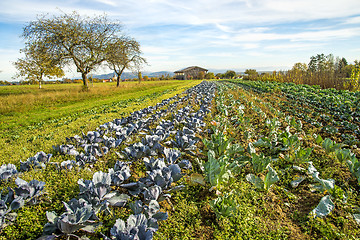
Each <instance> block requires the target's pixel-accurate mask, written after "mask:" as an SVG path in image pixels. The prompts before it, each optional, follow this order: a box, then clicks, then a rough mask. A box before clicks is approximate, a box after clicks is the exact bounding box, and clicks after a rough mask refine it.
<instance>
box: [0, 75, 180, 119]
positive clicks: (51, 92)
mask: <svg viewBox="0 0 360 240" xmlns="http://www.w3.org/2000/svg"><path fill="white" fill-rule="evenodd" d="M173 83H174V81H155V82H142V83H141V84H139V83H137V82H126V83H122V84H121V85H120V87H119V88H117V87H116V85H115V83H95V84H94V86H93V87H92V86H90V89H89V91H87V92H84V91H82V86H81V84H61V85H58V84H56V85H44V86H43V89H38V88H37V86H36V85H32V86H5V87H0V102H1V104H0V114H5V115H6V114H11V113H14V112H25V111H29V110H31V109H34V108H38V107H40V108H41V107H49V106H51V105H57V104H69V103H72V102H77V101H82V100H85V99H96V98H102V97H103V96H109V95H110V96H111V95H117V94H124V93H128V92H135V91H142V90H146V89H148V88H149V87H156V86H164V85H168V84H173ZM179 83H180V82H179Z"/></svg>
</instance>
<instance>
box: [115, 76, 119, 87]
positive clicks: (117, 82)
mask: <svg viewBox="0 0 360 240" xmlns="http://www.w3.org/2000/svg"><path fill="white" fill-rule="evenodd" d="M119 86H120V74H118V75H117V77H116V87H119Z"/></svg>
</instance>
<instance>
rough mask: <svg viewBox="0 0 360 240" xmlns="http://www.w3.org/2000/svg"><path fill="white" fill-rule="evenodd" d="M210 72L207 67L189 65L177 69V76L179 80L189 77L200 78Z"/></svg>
mask: <svg viewBox="0 0 360 240" xmlns="http://www.w3.org/2000/svg"><path fill="white" fill-rule="evenodd" d="M207 72H208V70H207V69H205V68H201V67H198V66H192V67H187V68H184V69H181V70H178V71H175V72H174V73H175V78H176V79H178V80H187V79H199V78H203V77H204V76H205V74H206V73H207Z"/></svg>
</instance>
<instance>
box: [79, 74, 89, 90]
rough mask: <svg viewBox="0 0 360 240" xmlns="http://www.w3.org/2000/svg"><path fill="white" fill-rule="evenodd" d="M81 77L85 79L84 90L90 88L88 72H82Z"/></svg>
mask: <svg viewBox="0 0 360 240" xmlns="http://www.w3.org/2000/svg"><path fill="white" fill-rule="evenodd" d="M81 77H82V80H83V83H84V85H83V90H86V91H87V90H89V84H88V79H87V73H81Z"/></svg>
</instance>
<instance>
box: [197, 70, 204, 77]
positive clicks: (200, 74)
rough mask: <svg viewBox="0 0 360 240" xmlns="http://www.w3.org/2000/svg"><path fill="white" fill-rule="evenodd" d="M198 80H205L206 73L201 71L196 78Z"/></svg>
mask: <svg viewBox="0 0 360 240" xmlns="http://www.w3.org/2000/svg"><path fill="white" fill-rule="evenodd" d="M196 78H197V79H204V78H205V72H203V71H200V72H199V73H198V75H197V77H196Z"/></svg>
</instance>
